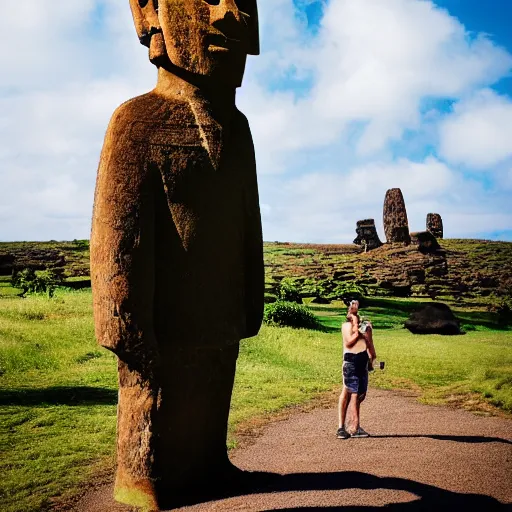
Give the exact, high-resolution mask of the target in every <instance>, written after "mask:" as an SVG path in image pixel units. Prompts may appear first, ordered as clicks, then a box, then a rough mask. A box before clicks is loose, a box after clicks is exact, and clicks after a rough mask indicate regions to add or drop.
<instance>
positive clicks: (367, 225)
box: [354, 219, 382, 251]
mask: <svg viewBox="0 0 512 512" xmlns="http://www.w3.org/2000/svg"><path fill="white" fill-rule="evenodd" d="M356 233H357V237H356V238H355V240H354V243H355V244H356V245H361V246H363V247H364V248H365V250H367V251H370V250H372V249H377V247H380V246H381V245H382V242H381V241H380V239H379V235H378V234H377V228H376V227H375V221H374V220H373V219H365V220H358V221H357V227H356Z"/></svg>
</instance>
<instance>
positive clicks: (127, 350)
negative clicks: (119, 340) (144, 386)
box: [113, 334, 161, 378]
mask: <svg viewBox="0 0 512 512" xmlns="http://www.w3.org/2000/svg"><path fill="white" fill-rule="evenodd" d="M126 341H127V342H125V343H123V344H119V345H117V347H116V348H115V350H113V352H114V353H115V354H116V355H117V357H118V358H119V359H120V360H121V361H123V362H125V363H126V364H128V366H129V367H130V368H132V369H133V370H136V371H138V372H139V373H140V374H141V375H144V376H146V377H148V378H154V377H156V376H157V375H158V373H159V367H160V361H161V357H160V351H159V350H158V344H157V342H156V337H155V336H154V335H153V334H147V335H143V336H141V337H138V338H135V339H132V340H126Z"/></svg>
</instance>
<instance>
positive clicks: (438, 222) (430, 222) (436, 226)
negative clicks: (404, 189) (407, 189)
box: [427, 213, 443, 239]
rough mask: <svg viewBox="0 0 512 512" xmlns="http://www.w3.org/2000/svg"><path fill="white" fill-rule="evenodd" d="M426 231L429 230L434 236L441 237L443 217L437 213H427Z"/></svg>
mask: <svg viewBox="0 0 512 512" xmlns="http://www.w3.org/2000/svg"><path fill="white" fill-rule="evenodd" d="M427 231H430V233H432V234H433V235H434V236H435V237H436V238H439V239H442V238H443V219H442V218H441V215H439V213H429V214H428V215H427Z"/></svg>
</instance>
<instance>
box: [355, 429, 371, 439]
mask: <svg viewBox="0 0 512 512" xmlns="http://www.w3.org/2000/svg"><path fill="white" fill-rule="evenodd" d="M352 437H370V434H368V432H366V430H364V429H362V428H361V427H359V428H358V429H357V430H356V431H355V432H354V433H353V434H352Z"/></svg>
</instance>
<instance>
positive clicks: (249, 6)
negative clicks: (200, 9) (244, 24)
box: [203, 0, 255, 14]
mask: <svg viewBox="0 0 512 512" xmlns="http://www.w3.org/2000/svg"><path fill="white" fill-rule="evenodd" d="M203 2H206V3H207V4H209V5H219V4H220V2H221V0H203ZM235 4H236V6H237V7H238V8H239V9H240V10H241V11H242V12H245V13H246V14H250V13H251V12H252V11H253V10H254V4H255V0H235Z"/></svg>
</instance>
